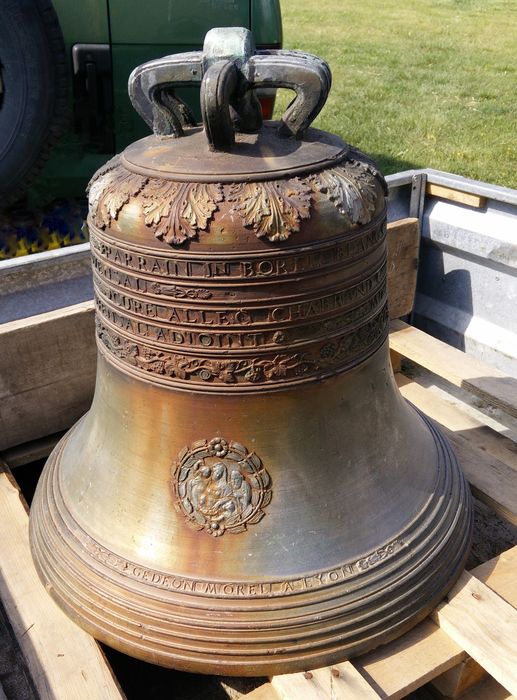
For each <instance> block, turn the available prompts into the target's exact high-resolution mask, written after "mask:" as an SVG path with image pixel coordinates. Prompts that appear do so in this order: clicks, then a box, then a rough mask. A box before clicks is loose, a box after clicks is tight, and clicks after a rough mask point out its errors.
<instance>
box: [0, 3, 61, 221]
mask: <svg viewBox="0 0 517 700" xmlns="http://www.w3.org/2000/svg"><path fill="white" fill-rule="evenodd" d="M0 17H1V18H2V20H1V21H0V208H2V207H3V206H5V205H6V204H9V203H10V202H12V201H14V200H15V199H17V198H19V197H21V196H23V194H24V192H25V190H26V188H27V185H28V183H29V182H30V180H31V179H32V178H34V176H35V175H36V174H37V172H38V171H39V170H40V169H41V167H42V166H43V164H44V162H45V160H46V159H47V158H48V155H49V152H50V149H51V147H52V145H53V143H54V142H55V141H56V139H57V138H58V136H59V135H60V134H61V132H62V130H63V127H64V125H65V123H66V121H67V100H66V93H67V77H66V64H65V47H64V42H63V36H62V34H61V29H60V27H59V22H58V19H57V16H56V13H55V11H54V8H53V7H52V3H51V2H50V0H0Z"/></svg>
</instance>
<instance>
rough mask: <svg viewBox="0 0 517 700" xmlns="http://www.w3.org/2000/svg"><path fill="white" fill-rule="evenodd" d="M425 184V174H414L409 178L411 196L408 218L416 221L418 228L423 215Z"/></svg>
mask: <svg viewBox="0 0 517 700" xmlns="http://www.w3.org/2000/svg"><path fill="white" fill-rule="evenodd" d="M426 182H427V175H426V173H422V172H420V173H416V174H415V175H413V176H412V178H411V196H410V199H409V216H410V217H412V218H415V219H418V221H419V222H420V228H421V227H422V218H423V215H424V201H425V186H426Z"/></svg>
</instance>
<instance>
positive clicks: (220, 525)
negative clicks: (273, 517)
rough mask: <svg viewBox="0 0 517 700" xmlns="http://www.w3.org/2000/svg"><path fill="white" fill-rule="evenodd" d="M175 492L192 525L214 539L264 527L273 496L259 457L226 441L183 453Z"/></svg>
mask: <svg viewBox="0 0 517 700" xmlns="http://www.w3.org/2000/svg"><path fill="white" fill-rule="evenodd" d="M172 490H173V494H174V499H175V506H176V508H177V509H178V510H179V511H180V512H181V513H183V515H184V516H185V518H186V521H187V524H188V525H189V526H190V527H192V528H194V529H195V530H205V531H206V532H207V533H208V534H210V535H212V536H213V537H220V536H221V535H224V533H225V532H230V533H232V534H237V533H239V532H244V531H245V530H247V528H248V526H249V525H254V524H255V523H258V522H259V521H260V520H261V519H262V518H263V517H264V508H265V507H266V506H267V505H268V503H269V502H270V501H271V496H272V493H271V478H270V476H269V474H268V473H267V471H266V470H265V469H264V467H263V465H262V462H261V460H260V459H259V458H258V457H257V455H256V454H255V453H254V452H248V450H247V449H246V448H245V447H244V446H243V445H240V444H239V443H237V442H233V441H229V442H228V441H226V440H225V439H223V438H221V437H215V438H213V439H211V440H199V441H197V442H195V443H193V444H192V445H190V447H185V448H184V449H183V450H182V451H181V452H180V454H179V455H178V461H177V462H176V464H175V465H174V468H173V474H172Z"/></svg>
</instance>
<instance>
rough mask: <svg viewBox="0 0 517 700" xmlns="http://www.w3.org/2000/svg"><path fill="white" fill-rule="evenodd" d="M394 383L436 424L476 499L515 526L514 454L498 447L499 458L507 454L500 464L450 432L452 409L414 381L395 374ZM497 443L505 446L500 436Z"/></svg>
mask: <svg viewBox="0 0 517 700" xmlns="http://www.w3.org/2000/svg"><path fill="white" fill-rule="evenodd" d="M397 383H398V384H399V388H400V391H401V393H402V395H403V396H404V397H405V398H407V399H409V400H410V401H412V402H413V403H414V404H415V406H417V407H418V408H420V409H421V410H422V411H424V413H426V414H427V415H430V416H431V417H432V418H434V419H435V420H437V421H438V422H439V423H440V425H441V427H442V430H443V432H444V434H445V435H446V437H447V438H448V439H449V440H450V442H451V443H452V445H453V446H454V450H455V452H456V454H457V456H458V459H459V460H460V463H461V465H462V467H463V471H464V473H465V476H466V477H467V479H468V480H469V483H470V486H471V489H472V492H473V494H474V495H475V496H476V498H479V500H481V501H483V502H484V503H486V504H487V505H488V506H489V507H490V508H492V509H493V510H494V511H495V512H496V513H497V514H498V515H500V516H501V517H502V518H504V519H505V520H508V522H511V523H513V524H514V525H517V468H516V467H514V466H513V464H515V462H516V458H515V454H514V453H513V452H512V451H510V450H508V449H506V448H505V447H504V446H503V447H501V448H500V450H499V454H500V456H503V457H504V456H505V454H506V455H507V459H506V460H505V461H502V460H501V459H498V458H497V457H495V456H494V455H493V454H492V453H491V452H489V451H486V450H485V449H483V446H482V445H481V446H480V447H476V446H475V444H474V442H473V441H471V439H470V435H468V436H465V435H463V434H462V433H461V432H459V431H455V430H450V425H451V423H452V425H454V419H456V420H457V414H456V413H455V411H454V410H453V409H450V407H449V408H448V407H447V406H443V405H441V402H440V399H439V398H438V397H436V396H433V395H431V394H430V392H428V391H426V390H425V389H423V388H422V387H420V386H419V385H418V384H416V383H415V382H408V381H407V380H405V379H404V378H403V377H402V376H401V375H397ZM451 417H452V420H451V421H450V420H449V419H450V418H451ZM466 432H467V433H469V432H470V431H466ZM488 435H489V433H487V432H486V431H485V433H484V437H485V442H486V443H488V444H490V445H491V446H492V449H494V450H495V449H496V448H495V447H494V445H495V443H496V442H497V437H496V436H491V437H490V439H488V437H487V436H488ZM481 442H483V441H481ZM501 442H502V443H504V444H506V441H505V439H504V438H502V437H501ZM508 462H510V464H509V463H508Z"/></svg>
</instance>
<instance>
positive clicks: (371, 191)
mask: <svg viewBox="0 0 517 700" xmlns="http://www.w3.org/2000/svg"><path fill="white" fill-rule="evenodd" d="M311 184H312V186H313V188H314V190H315V191H318V192H321V193H322V194H324V195H326V196H327V197H328V199H330V201H331V202H332V203H333V204H334V206H335V207H336V208H337V210H338V211H339V212H340V213H341V214H343V216H345V217H346V218H347V220H348V223H349V224H350V225H356V224H367V223H368V222H369V221H371V219H372V216H373V214H374V212H375V206H376V199H377V193H376V187H375V182H374V180H373V179H372V178H371V177H365V171H364V167H363V166H362V164H361V163H358V162H355V161H354V162H352V163H347V164H346V165H344V166H342V165H340V166H337V167H335V168H332V170H322V171H321V172H319V173H316V174H315V175H313V176H312V177H311Z"/></svg>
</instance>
